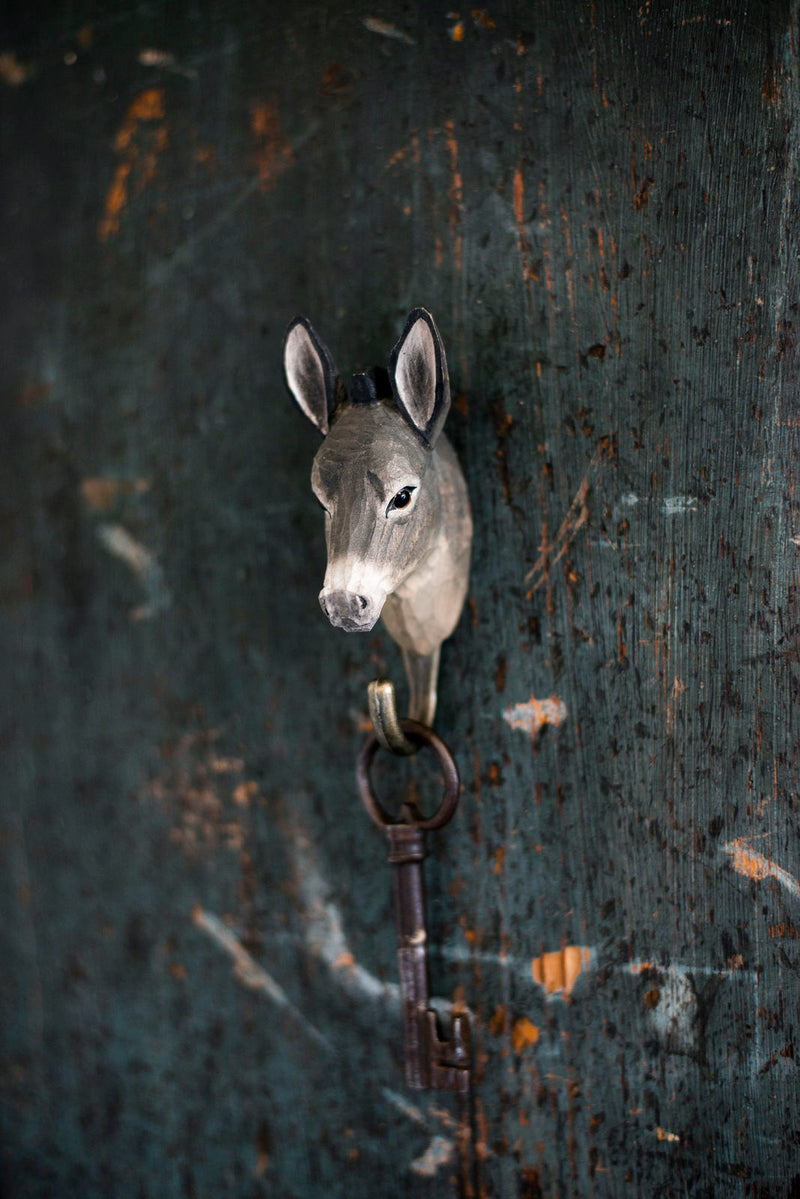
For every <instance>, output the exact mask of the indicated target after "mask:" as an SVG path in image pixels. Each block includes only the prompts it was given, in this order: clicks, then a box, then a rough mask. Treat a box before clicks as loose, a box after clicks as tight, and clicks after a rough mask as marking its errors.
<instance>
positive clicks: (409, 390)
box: [389, 308, 450, 447]
mask: <svg viewBox="0 0 800 1199" xmlns="http://www.w3.org/2000/svg"><path fill="white" fill-rule="evenodd" d="M389 375H390V378H391V382H392V391H393V392H394V398H395V401H396V403H397V407H398V408H399V409H400V411H401V413H402V414H403V416H404V417H405V418H406V420H407V421H408V423H409V424H410V425H411V427H412V429H416V431H417V433H419V435H420V437H421V438H422V440H423V441H424V442H425V443H426V445H429V446H431V447H432V446H433V445H434V443H435V441H436V438H437V437H438V436H439V434H440V433H441V431H442V425H443V424H444V422H445V420H446V418H447V413H448V411H449V410H450V381H449V379H448V377H447V359H446V358H445V354H444V346H443V345H442V339H441V337H440V336H439V330H438V329H437V328H436V325H435V324H434V320H433V317H432V316H431V314H430V313H429V312H427V311H426V310H425V309H424V308H415V309H414V310H413V311H412V312H410V313H409V314H408V320H407V321H406V327H405V329H404V330H403V335H402V337H401V338H400V340H399V341H398V343H397V345H396V346H395V347H394V349H393V350H392V358H391V364H390V369H389Z"/></svg>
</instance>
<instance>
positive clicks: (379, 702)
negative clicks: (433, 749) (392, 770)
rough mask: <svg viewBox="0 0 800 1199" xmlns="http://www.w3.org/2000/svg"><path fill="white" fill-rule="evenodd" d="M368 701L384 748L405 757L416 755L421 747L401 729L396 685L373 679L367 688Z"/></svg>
mask: <svg viewBox="0 0 800 1199" xmlns="http://www.w3.org/2000/svg"><path fill="white" fill-rule="evenodd" d="M367 701H368V703H369V715H370V719H371V720H372V727H373V729H374V730H375V736H376V737H377V738H378V741H379V742H380V744H381V745H382V746H383V748H384V749H388V751H389V753H392V754H401V755H403V756H405V757H408V756H409V755H411V754H415V753H416V752H417V750H418V749H419V745H415V744H414V742H413V741H409V739H408V737H406V735H405V733H404V732H403V730H402V728H401V727H400V721H399V719H398V716H397V702H396V699H395V694H394V684H393V683H391V682H390V681H389V679H373V681H372V682H371V683H370V684H369V686H368V687H367Z"/></svg>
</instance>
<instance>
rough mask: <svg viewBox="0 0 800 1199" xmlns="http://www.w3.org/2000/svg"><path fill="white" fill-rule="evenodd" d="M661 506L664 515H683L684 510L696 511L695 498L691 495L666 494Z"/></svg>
mask: <svg viewBox="0 0 800 1199" xmlns="http://www.w3.org/2000/svg"><path fill="white" fill-rule="evenodd" d="M662 507H663V509H664V515H665V516H683V514H684V513H685V512H696V511H697V500H696V499H695V497H694V496H693V495H667V496H665V497H664V502H663V504H662Z"/></svg>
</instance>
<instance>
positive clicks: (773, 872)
mask: <svg viewBox="0 0 800 1199" xmlns="http://www.w3.org/2000/svg"><path fill="white" fill-rule="evenodd" d="M722 848H723V851H724V852H725V853H726V854H728V856H729V857H730V859H731V866H732V867H733V869H734V870H735V871H736V873H737V874H742V875H744V877H745V878H750V879H752V880H753V882H754V883H760V882H763V881H764V879H765V878H774V879H775V881H776V882H778V883H780V885H781V886H782V887H785V888H786V890H787V891H788V892H789V894H790V895H793V896H794V897H795V898H798V897H800V883H798V881H797V879H796V878H794V876H793V875H791V874H790V873H789V871H788V870H784V869H783V867H782V866H776V865H775V863H774V862H773V861H771V860H770V859H769V858H767V857H765V856H764V854H761V853H758V851H757V850H755V849H753V847H752V846H751V845H748V843H747V841H746V840H745V839H744V838H743V837H737V838H736V839H735V840H733V841H728V842H727V843H726V844H725V845H723V847H722Z"/></svg>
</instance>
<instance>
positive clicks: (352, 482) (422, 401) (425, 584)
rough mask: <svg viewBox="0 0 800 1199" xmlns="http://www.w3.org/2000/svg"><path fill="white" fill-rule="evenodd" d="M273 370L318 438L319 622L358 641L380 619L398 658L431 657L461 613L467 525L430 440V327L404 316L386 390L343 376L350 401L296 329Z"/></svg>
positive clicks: (325, 354)
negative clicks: (323, 556)
mask: <svg viewBox="0 0 800 1199" xmlns="http://www.w3.org/2000/svg"><path fill="white" fill-rule="evenodd" d="M284 369H285V373H286V382H287V384H288V386H289V390H290V391H291V393H292V395H293V396H294V398H295V400H296V401H297V403H298V404H299V406H300V408H301V409H302V411H303V412H304V413H305V415H306V416H307V417H308V418H309V420H311V421H312V422H313V423H314V424H315V425H316V427H317V428H318V429H319V431H320V432H321V433H322V434H323V436H324V438H325V440H324V442H323V444H322V446H321V447H320V449H319V450H318V452H317V455H316V457H315V459H314V466H313V469H312V472H311V486H312V488H313V490H314V493H315V494H316V496H317V498H318V500H319V501H320V503H321V504H322V506H323V508H324V509H325V513H326V515H325V529H326V540H327V544H328V566H327V570H326V573H325V583H324V586H323V588H322V591H321V592H320V596H319V600H320V604H321V606H322V609H323V611H324V612H325V614H326V615H327V617H328V619H329V620H330V622H331V624H333V625H336V626H337V627H339V628H342V629H345V630H347V631H348V632H366V631H368V630H369V629H371V628H372V627H373V626H374V624H375V623H376V621H377V620H378V618H379V616H380V615H381V614H382V613H383V617H384V621H385V623H386V625H387V627H388V629H389V632H390V633H391V634H392V636H393V637H394V639H395V641H397V642H398V643H399V644H400V645H401V646H402V647H403V649H404V651H409V652H411V653H413V654H415V655H422V656H426V655H431V654H434V653H435V654H437V655H438V648H439V646H440V644H441V642H442V641H443V640H444V638H445V637H447V636H449V634H450V633H451V632H452V630H453V627H454V626H455V624H456V621H457V620H458V616H459V613H460V611H461V606H462V604H463V600H464V594H465V591H466V576H467V570H468V565H469V549H470V538H471V530H472V525H471V519H470V514H469V501H468V499H467V495H466V487H465V484H464V480H463V477H462V475H461V470H460V468H459V466H458V462H457V460H456V457H455V454H454V453H453V451H452V449H451V447H450V446H449V444H448V443H447V439H446V438H445V437H444V436H443V435H442V426H443V425H444V422H445V419H446V417H447V413H448V410H449V408H450V385H449V382H448V376H447V362H446V359H445V354H444V348H443V346H442V342H441V339H440V337H439V332H438V330H437V328H436V325H435V324H434V321H433V317H432V316H431V315H430V313H429V312H426V310H425V309H424V308H415V309H414V310H413V311H412V312H411V313H410V314H409V317H408V320H407V322H406V327H405V329H404V331H403V334H402V336H401V338H400V340H399V341H398V343H397V345H396V346H395V348H394V350H393V352H392V356H391V361H390V368H389V373H388V379H387V377H386V373H385V372H384V371H380V370H375V371H374V372H370V373H368V374H359V375H355V376H354V377H353V389H352V398H351V399H350V400H348V398H347V395H346V392H345V389H344V386H343V384H342V382H341V380H340V378H339V376H338V373H337V370H336V367H335V366H334V363H333V359H332V358H331V355H330V353H329V351H328V350H327V348H326V347H325V345H324V344H323V342H322V341H321V340H320V338H319V337H318V336H317V334H316V332H315V331H314V329H313V328H312V326H311V324H310V322H309V321H308V320H306V318H305V317H298V318H297V319H296V320H294V321H293V322H292V324H291V325H290V326H289V330H288V332H287V334H286V343H285V347H284ZM437 661H438V658H437ZM407 665H408V663H407Z"/></svg>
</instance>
